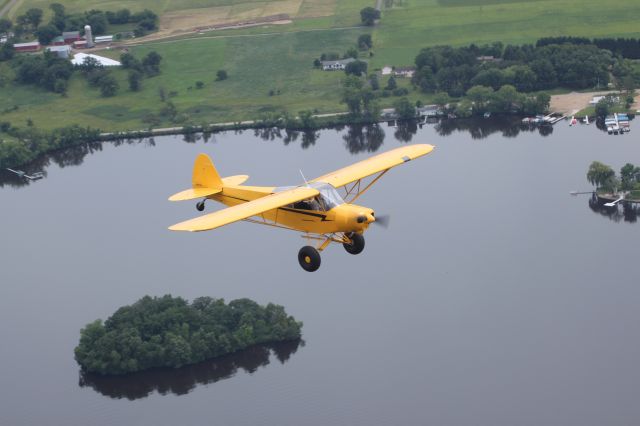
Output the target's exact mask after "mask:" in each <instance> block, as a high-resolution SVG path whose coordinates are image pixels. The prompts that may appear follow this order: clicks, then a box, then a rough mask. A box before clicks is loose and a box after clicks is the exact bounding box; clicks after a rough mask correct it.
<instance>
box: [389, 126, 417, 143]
mask: <svg viewBox="0 0 640 426" xmlns="http://www.w3.org/2000/svg"><path fill="white" fill-rule="evenodd" d="M416 133H418V122H417V121H416V120H404V121H398V122H397V124H396V131H395V133H394V134H393V136H395V138H396V139H397V140H399V141H401V142H407V143H408V142H411V139H413V135H415V134H416Z"/></svg>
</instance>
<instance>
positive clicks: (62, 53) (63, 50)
mask: <svg viewBox="0 0 640 426" xmlns="http://www.w3.org/2000/svg"><path fill="white" fill-rule="evenodd" d="M47 52H51V53H53V54H55V55H56V56H57V57H58V58H62V59H69V55H70V54H71V46H68V45H66V44H65V45H63V46H49V47H47Z"/></svg>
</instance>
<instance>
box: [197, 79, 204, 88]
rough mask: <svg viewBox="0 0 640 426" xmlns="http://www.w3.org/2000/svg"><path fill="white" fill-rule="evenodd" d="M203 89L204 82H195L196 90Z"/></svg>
mask: <svg viewBox="0 0 640 426" xmlns="http://www.w3.org/2000/svg"><path fill="white" fill-rule="evenodd" d="M203 87H204V82H202V81H196V89H202V88H203Z"/></svg>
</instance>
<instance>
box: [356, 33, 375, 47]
mask: <svg viewBox="0 0 640 426" xmlns="http://www.w3.org/2000/svg"><path fill="white" fill-rule="evenodd" d="M358 47H359V48H360V49H362V50H367V49H371V48H372V47H373V40H372V39H371V34H362V35H361V36H360V37H358Z"/></svg>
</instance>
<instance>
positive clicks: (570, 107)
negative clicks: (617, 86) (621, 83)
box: [549, 91, 618, 115]
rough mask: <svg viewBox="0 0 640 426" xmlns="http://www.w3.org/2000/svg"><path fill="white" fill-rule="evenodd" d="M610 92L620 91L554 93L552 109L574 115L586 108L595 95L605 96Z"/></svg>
mask: <svg viewBox="0 0 640 426" xmlns="http://www.w3.org/2000/svg"><path fill="white" fill-rule="evenodd" d="M609 93H618V92H612V91H608V92H588V93H578V92H571V93H566V94H564V95H553V96H551V105H550V108H549V109H550V110H551V111H553V112H560V113H562V114H567V115H574V114H576V113H577V112H578V111H580V110H582V109H585V108H586V107H588V106H589V101H590V100H591V99H592V98H593V97H594V96H604V95H607V94H609Z"/></svg>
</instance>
